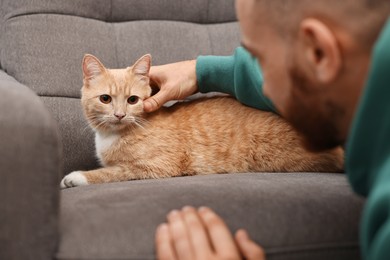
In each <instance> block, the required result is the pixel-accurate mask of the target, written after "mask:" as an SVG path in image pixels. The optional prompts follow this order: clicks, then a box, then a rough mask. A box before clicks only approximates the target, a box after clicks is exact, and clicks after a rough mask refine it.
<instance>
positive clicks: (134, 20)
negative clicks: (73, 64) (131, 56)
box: [3, 12, 238, 25]
mask: <svg viewBox="0 0 390 260" xmlns="http://www.w3.org/2000/svg"><path fill="white" fill-rule="evenodd" d="M50 14H52V15H64V16H71V17H78V18H85V19H89V20H95V21H99V22H102V23H111V24H118V23H127V22H137V21H168V22H182V23H191V24H199V25H215V24H224V23H234V22H238V21H237V20H236V19H235V20H230V19H229V20H226V21H219V22H207V21H196V22H194V21H183V20H174V19H133V20H126V21H113V20H112V19H111V20H109V19H106V20H103V19H98V18H93V17H86V16H82V15H76V14H68V13H57V12H26V13H21V14H14V15H8V16H7V15H5V16H4V19H3V23H6V22H7V21H9V20H11V19H14V18H18V17H23V16H31V15H50Z"/></svg>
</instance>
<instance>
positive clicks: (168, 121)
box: [61, 55, 344, 188]
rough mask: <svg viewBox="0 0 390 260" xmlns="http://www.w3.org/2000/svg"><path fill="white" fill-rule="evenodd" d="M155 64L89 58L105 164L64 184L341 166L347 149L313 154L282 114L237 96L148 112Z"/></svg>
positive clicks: (90, 109)
mask: <svg viewBox="0 0 390 260" xmlns="http://www.w3.org/2000/svg"><path fill="white" fill-rule="evenodd" d="M150 66H151V56H150V55H145V56H143V57H142V58H140V59H139V60H138V61H137V62H136V63H135V64H134V66H132V67H128V68H126V69H106V68H105V67H104V66H103V64H102V63H101V62H100V61H99V60H98V59H97V58H95V57H94V56H92V55H85V56H84V59H83V66H82V68H83V75H84V86H83V88H82V98H81V102H82V105H83V109H84V114H85V116H86V118H87V119H88V122H89V124H90V126H91V127H92V128H93V130H94V131H95V132H96V139H95V141H96V153H97V157H98V158H99V160H100V162H101V164H102V166H103V168H100V169H96V170H91V171H75V172H72V173H70V174H68V175H67V176H65V177H64V178H63V180H62V181H61V188H68V187H75V186H80V185H87V184H95V183H106V182H119V181H128V180H137V179H149V178H166V177H175V176H184V175H195V174H211V173H232V172H341V171H342V169H343V161H344V160H343V157H344V153H343V150H342V149H341V148H338V149H334V150H331V151H328V152H320V153H314V152H309V151H307V150H306V149H305V148H304V147H303V145H302V140H303V139H302V137H301V135H300V134H298V133H297V132H296V131H295V130H294V129H292V127H291V126H290V125H288V124H287V123H286V122H285V121H284V120H283V119H282V118H280V117H279V116H277V115H275V114H273V113H269V112H263V111H259V110H256V109H253V108H249V107H246V106H244V105H242V104H240V103H239V102H237V101H236V100H235V99H233V98H232V97H216V98H210V99H200V100H196V101H192V102H185V103H178V104H176V105H174V106H172V107H169V108H166V107H163V108H161V109H160V110H158V111H156V112H154V113H151V114H146V113H144V111H143V100H145V99H146V98H148V97H149V96H150V95H151V88H150V85H149V77H148V74H149V69H150Z"/></svg>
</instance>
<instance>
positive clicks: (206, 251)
mask: <svg viewBox="0 0 390 260" xmlns="http://www.w3.org/2000/svg"><path fill="white" fill-rule="evenodd" d="M182 216H183V218H184V221H185V223H186V225H187V228H188V234H189V236H190V239H191V243H192V247H193V249H194V253H195V254H196V258H197V259H207V258H208V257H209V256H210V255H211V254H212V247H211V244H210V239H209V237H208V235H207V232H206V229H205V227H204V226H203V223H202V221H201V219H200V217H199V215H198V212H197V211H196V209H194V208H193V207H188V206H187V207H184V208H183V210H182Z"/></svg>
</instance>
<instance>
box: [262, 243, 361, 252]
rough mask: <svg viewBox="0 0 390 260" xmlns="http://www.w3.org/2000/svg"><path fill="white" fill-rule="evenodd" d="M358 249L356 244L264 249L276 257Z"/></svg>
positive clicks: (358, 245)
mask: <svg viewBox="0 0 390 260" xmlns="http://www.w3.org/2000/svg"><path fill="white" fill-rule="evenodd" d="M353 248H360V244H359V243H358V242H342V243H328V244H326V243H322V244H309V245H301V246H291V247H269V248H267V249H266V252H267V254H270V255H277V254H286V253H289V254H290V253H300V252H307V251H322V250H329V249H336V250H337V249H353Z"/></svg>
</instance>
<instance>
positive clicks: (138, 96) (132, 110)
mask: <svg viewBox="0 0 390 260" xmlns="http://www.w3.org/2000/svg"><path fill="white" fill-rule="evenodd" d="M150 66H151V56H150V55H149V54H147V55H144V56H143V57H142V58H140V59H139V60H138V61H137V62H136V63H135V64H134V65H133V66H132V67H128V68H125V69H107V68H105V67H104V65H103V64H102V63H101V62H100V61H99V60H98V59H97V58H96V57H94V56H92V55H89V54H86V55H85V56H84V59H83V64H82V68H83V78H84V79H83V82H84V85H83V87H82V89H81V102H82V106H83V109H84V114H85V116H86V117H87V120H88V121H89V123H90V125H91V127H92V128H94V129H95V130H97V131H102V132H117V131H121V130H123V129H126V128H127V127H130V126H137V125H140V124H142V115H143V114H144V105H143V101H144V100H145V99H146V98H148V97H150V95H151V87H150V85H149V70H150Z"/></svg>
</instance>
